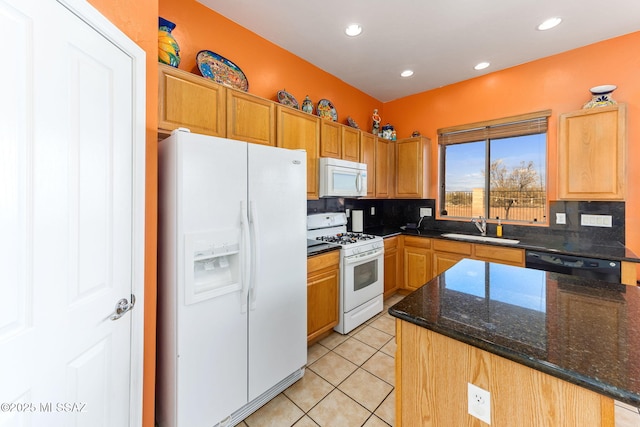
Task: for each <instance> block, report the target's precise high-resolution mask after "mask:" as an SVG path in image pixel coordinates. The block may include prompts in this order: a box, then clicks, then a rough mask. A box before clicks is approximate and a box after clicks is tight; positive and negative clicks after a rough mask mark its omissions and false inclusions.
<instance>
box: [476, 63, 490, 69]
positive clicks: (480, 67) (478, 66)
mask: <svg viewBox="0 0 640 427" xmlns="http://www.w3.org/2000/svg"><path fill="white" fill-rule="evenodd" d="M489 65H491V64H489V63H488V62H481V63H479V64H478V65H476V66H475V67H473V69H474V70H484V69H485V68H487V67H488V66H489Z"/></svg>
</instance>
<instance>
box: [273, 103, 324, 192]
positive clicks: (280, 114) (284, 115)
mask: <svg viewBox="0 0 640 427" xmlns="http://www.w3.org/2000/svg"><path fill="white" fill-rule="evenodd" d="M276 128H277V132H276V141H277V144H276V145H277V146H278V147H282V148H289V149H303V150H305V151H306V152H307V199H317V198H318V154H319V150H320V118H319V117H317V116H313V115H311V114H307V113H305V112H303V111H299V110H295V109H293V108H290V107H285V106H282V105H277V106H276Z"/></svg>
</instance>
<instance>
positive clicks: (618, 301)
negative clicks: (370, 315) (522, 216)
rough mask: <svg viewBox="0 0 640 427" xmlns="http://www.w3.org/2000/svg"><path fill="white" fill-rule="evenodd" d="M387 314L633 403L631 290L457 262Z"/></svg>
mask: <svg viewBox="0 0 640 427" xmlns="http://www.w3.org/2000/svg"><path fill="white" fill-rule="evenodd" d="M389 313H390V314H391V315H392V316H394V317H397V318H399V319H402V320H406V321H408V322H411V323H413V324H416V325H419V326H422V327H424V328H427V329H430V330H433V331H435V332H437V333H440V334H442V335H445V336H448V337H451V338H454V339H456V340H458V341H461V342H464V343H467V344H469V345H472V346H475V347H478V348H480V349H482V350H485V351H488V352H490V353H493V354H496V355H499V356H502V357H505V358H507V359H510V360H512V361H515V362H518V363H521V364H523V365H525V366H528V367H530V368H533V369H536V370H539V371H542V372H545V373H547V374H549V375H552V376H554V377H557V378H560V379H562V380H565V381H568V382H570V383H573V384H577V385H579V386H582V387H585V388H587V389H590V390H592V391H595V392H597V393H600V394H603V395H605V396H608V397H611V398H613V399H616V400H619V401H622V402H625V403H628V404H630V405H633V406H637V407H640V322H638V320H637V319H638V318H639V317H640V288H639V287H636V286H625V285H617V284H611V283H606V282H600V281H595V280H589V279H582V278H578V277H575V276H568V275H564V274H557V273H549V272H544V271H539V270H532V269H527V268H521V267H513V266H507V265H502V264H494V263H488V262H483V261H476V260H470V259H464V260H462V261H460V262H458V263H457V264H456V265H454V266H453V267H451V268H450V269H449V270H446V271H445V272H443V273H442V274H440V275H439V276H437V277H436V278H434V279H433V280H431V281H430V282H428V283H427V284H425V285H424V286H422V287H421V288H419V289H418V290H416V291H415V292H413V293H411V294H409V295H407V296H406V297H405V298H404V299H403V300H402V301H400V302H399V303H397V304H396V305H394V306H392V307H391V308H390V309H389ZM436 351H437V349H436Z"/></svg>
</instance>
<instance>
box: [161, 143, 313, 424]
mask: <svg viewBox="0 0 640 427" xmlns="http://www.w3.org/2000/svg"><path fill="white" fill-rule="evenodd" d="M159 152H160V162H159V171H158V175H159V234H158V238H159V258H158V271H159V285H158V366H157V398H156V399H157V421H158V423H159V426H160V427H205V426H206V427H211V426H214V425H220V426H233V425H235V424H237V423H238V422H240V420H242V419H243V418H245V417H246V416H248V415H249V414H251V413H252V412H253V411H255V410H256V409H258V408H259V407H260V406H262V405H263V404H265V403H266V402H268V401H269V400H270V399H271V398H273V397H274V396H276V395H277V394H278V393H280V392H281V391H282V390H284V389H285V388H286V387H288V386H289V385H290V384H293V383H294V382H295V381H297V380H298V379H299V378H301V377H302V375H303V374H304V366H305V364H306V361H307V351H306V350H307V346H306V343H307V340H306V338H307V320H306V319H307V285H306V279H307V276H306V275H307V267H306V253H307V252H306V210H307V208H306V154H305V152H304V151H295V150H286V149H281V148H274V147H267V146H262V145H257V144H248V143H245V142H240V141H234V140H229V139H223V138H216V137H210V136H205V135H198V134H191V133H188V132H185V131H174V133H173V134H172V135H171V136H170V137H169V138H167V139H165V140H164V141H161V142H160V147H159Z"/></svg>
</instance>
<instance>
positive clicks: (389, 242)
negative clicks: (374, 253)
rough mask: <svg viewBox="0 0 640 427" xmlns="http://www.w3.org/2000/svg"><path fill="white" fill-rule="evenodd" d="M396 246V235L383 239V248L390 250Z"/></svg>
mask: <svg viewBox="0 0 640 427" xmlns="http://www.w3.org/2000/svg"><path fill="white" fill-rule="evenodd" d="M397 247H398V237H397V236H396V237H387V238H386V239H384V250H385V252H386V251H390V250H392V249H396V248H397Z"/></svg>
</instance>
